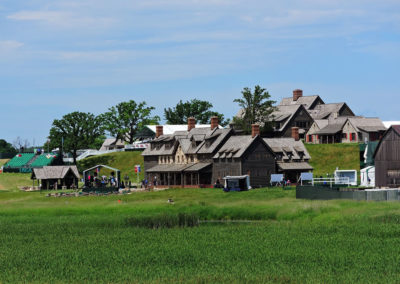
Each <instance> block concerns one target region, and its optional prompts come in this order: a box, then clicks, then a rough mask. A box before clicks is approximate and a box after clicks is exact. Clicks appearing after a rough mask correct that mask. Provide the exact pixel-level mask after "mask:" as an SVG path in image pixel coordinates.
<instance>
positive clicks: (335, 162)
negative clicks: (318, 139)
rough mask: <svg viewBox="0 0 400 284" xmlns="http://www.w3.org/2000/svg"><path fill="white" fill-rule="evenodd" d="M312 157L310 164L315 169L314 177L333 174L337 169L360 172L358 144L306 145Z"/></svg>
mask: <svg viewBox="0 0 400 284" xmlns="http://www.w3.org/2000/svg"><path fill="white" fill-rule="evenodd" d="M305 145H306V148H307V150H308V152H309V153H310V155H311V160H310V164H311V165H312V166H313V167H314V176H326V174H327V173H329V174H332V173H333V172H334V171H335V170H336V167H338V168H339V169H340V170H357V171H360V154H359V146H358V144H320V145H312V144H305Z"/></svg>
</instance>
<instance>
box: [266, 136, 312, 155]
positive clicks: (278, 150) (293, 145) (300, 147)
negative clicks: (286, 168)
mask: <svg viewBox="0 0 400 284" xmlns="http://www.w3.org/2000/svg"><path fill="white" fill-rule="evenodd" d="M263 140H264V142H265V143H266V144H267V145H268V146H269V147H270V148H271V149H272V150H273V151H274V153H275V154H281V155H283V158H284V159H285V158H287V159H289V158H288V156H287V154H288V153H291V154H292V155H293V159H295V160H297V159H301V158H300V156H299V153H301V152H302V153H304V157H303V159H304V160H309V159H311V156H310V154H309V153H308V151H307V149H306V147H305V146H304V144H303V142H301V141H300V140H299V141H296V140H294V139H293V138H264V139H263Z"/></svg>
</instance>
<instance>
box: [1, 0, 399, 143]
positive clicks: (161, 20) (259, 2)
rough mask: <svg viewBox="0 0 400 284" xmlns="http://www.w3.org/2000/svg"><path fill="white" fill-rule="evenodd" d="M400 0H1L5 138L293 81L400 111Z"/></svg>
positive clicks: (358, 107)
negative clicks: (119, 107) (80, 115)
mask: <svg viewBox="0 0 400 284" xmlns="http://www.w3.org/2000/svg"><path fill="white" fill-rule="evenodd" d="M399 51H400V1H398V0H380V1H376V0H374V1H371V0H350V1H349V0H346V1H342V0H338V1H335V0H303V1H291V0H288V1H270V0H246V1H244V0H243V1H242V0H166V1H163V0H145V1H137V0H113V1H105V0H76V1H74V0H68V1H64V0H60V1H57V0H18V1H15V0H0V101H1V104H0V108H1V111H0V138H2V139H6V140H7V141H9V142H12V141H13V140H15V139H16V137H18V136H19V137H21V138H22V139H28V140H29V141H30V143H31V144H32V143H35V144H36V145H40V144H41V143H42V144H43V143H44V142H45V141H46V137H47V136H48V133H49V129H50V127H51V124H52V122H53V120H54V119H60V118H61V117H62V116H63V115H65V114H67V113H70V112H72V111H82V112H91V113H94V114H100V113H102V112H105V111H107V109H108V108H109V107H111V106H113V105H116V104H117V103H119V102H122V101H128V100H131V99H133V100H135V101H146V102H147V104H148V105H151V106H154V107H155V108H156V110H155V112H154V114H157V115H159V116H161V117H162V116H163V109H164V108H166V107H173V106H175V105H176V103H178V102H179V100H181V99H182V100H190V99H194V98H197V99H202V100H208V101H210V102H211V103H212V104H213V105H214V110H216V111H218V112H221V113H223V114H225V116H226V117H228V118H229V117H232V116H233V115H235V114H236V113H237V111H238V109H239V107H238V105H237V103H234V102H233V100H234V99H236V98H239V97H241V90H242V89H243V88H244V87H250V88H254V86H255V85H260V86H262V87H264V88H266V89H267V90H268V92H269V94H270V95H271V97H272V98H273V99H274V100H276V101H278V102H279V101H280V100H281V99H282V98H283V97H290V96H291V95H292V91H293V90H294V89H297V88H299V89H302V90H303V92H304V95H316V94H318V95H320V96H321V97H322V99H323V100H324V101H325V102H326V103H329V102H347V103H348V105H349V106H350V107H351V108H352V109H353V111H354V112H355V113H356V114H357V115H364V116H372V117H380V118H381V119H382V120H400V115H399V107H400V104H399V103H398V102H399V100H398V97H399V94H400V84H399V82H400V78H399V77H400V76H399V75H400V71H399V70H400V68H399V66H400V52H399Z"/></svg>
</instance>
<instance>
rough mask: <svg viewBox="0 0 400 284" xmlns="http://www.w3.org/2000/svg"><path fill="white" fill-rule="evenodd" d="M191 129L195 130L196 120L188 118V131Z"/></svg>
mask: <svg viewBox="0 0 400 284" xmlns="http://www.w3.org/2000/svg"><path fill="white" fill-rule="evenodd" d="M193 128H196V119H195V118H194V117H189V118H188V131H190V130H192V129H193Z"/></svg>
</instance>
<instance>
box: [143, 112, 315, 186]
mask: <svg viewBox="0 0 400 284" xmlns="http://www.w3.org/2000/svg"><path fill="white" fill-rule="evenodd" d="M291 133H292V135H293V137H294V138H287V139H286V140H285V141H283V140H281V141H278V140H273V139H272V141H275V143H273V142H272V141H270V140H265V139H262V138H261V137H260V135H259V134H260V127H259V125H256V124H255V125H253V126H252V134H251V135H236V133H235V131H234V130H233V129H220V128H218V118H217V117H213V118H212V119H211V126H210V127H209V128H196V124H195V120H194V119H193V118H191V119H189V121H188V128H187V131H176V132H174V133H173V134H169V135H165V134H164V133H163V127H162V126H157V131H156V139H154V140H153V141H151V142H150V147H148V148H147V149H146V150H145V151H144V152H143V153H142V155H143V157H144V167H145V173H146V178H147V179H148V180H149V181H150V182H151V183H153V184H154V183H156V184H157V186H165V187H167V186H181V187H209V186H211V185H213V184H214V183H216V182H217V181H218V180H219V181H220V182H222V179H223V178H224V177H225V176H227V175H245V174H248V175H250V182H251V185H252V186H253V187H260V186H267V185H268V184H269V179H270V175H271V174H272V173H276V172H282V173H284V174H285V175H287V176H289V175H290V176H291V177H292V182H295V180H293V179H296V180H297V176H296V175H297V174H298V173H299V172H300V171H310V170H312V167H311V166H310V165H308V163H307V161H308V160H309V158H310V157H309V155H308V153H307V150H306V149H305V147H304V145H303V143H302V142H301V141H299V131H298V128H296V127H294V128H293V129H291Z"/></svg>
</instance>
